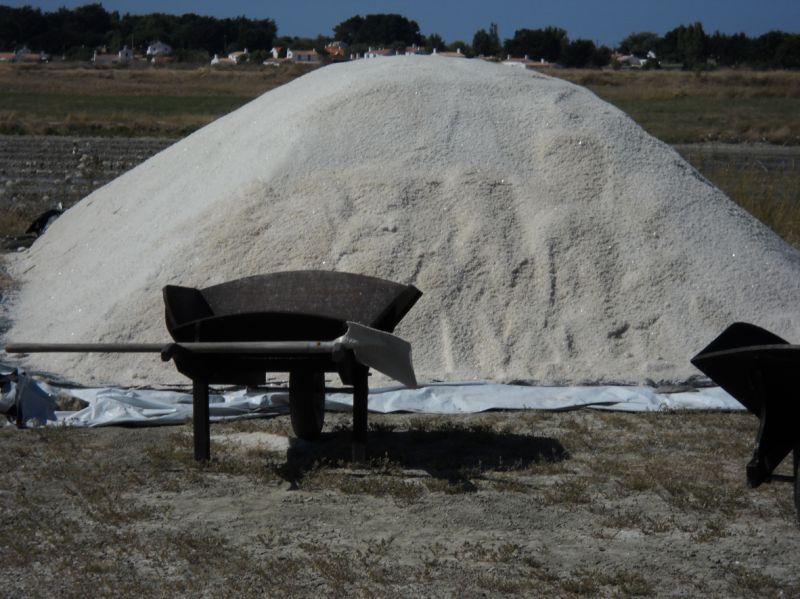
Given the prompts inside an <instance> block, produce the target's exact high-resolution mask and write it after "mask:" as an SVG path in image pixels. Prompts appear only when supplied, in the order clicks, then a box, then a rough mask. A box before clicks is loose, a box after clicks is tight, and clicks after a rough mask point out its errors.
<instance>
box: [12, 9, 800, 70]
mask: <svg viewBox="0 0 800 599" xmlns="http://www.w3.org/2000/svg"><path fill="white" fill-rule="evenodd" d="M154 40H161V41H164V42H166V43H168V44H170V45H171V46H172V47H173V48H174V54H175V55H176V58H177V59H179V60H186V61H192V60H197V61H203V60H206V59H207V58H208V56H210V55H212V54H226V53H229V52H232V51H235V50H243V49H245V48H249V49H250V50H255V49H259V50H265V51H266V50H269V49H270V48H272V47H273V46H291V47H294V48H315V49H317V50H318V51H320V52H322V51H323V49H324V46H325V45H326V44H327V43H329V42H331V41H341V42H345V43H347V44H348V45H349V46H350V49H351V52H353V53H363V52H364V51H365V50H367V48H368V47H370V46H382V47H388V48H391V49H394V50H397V51H398V52H400V53H402V52H404V51H405V48H406V47H408V46H412V45H417V46H419V47H422V48H425V49H426V50H427V51H428V52H432V51H433V50H436V51H440V52H441V51H445V50H450V51H460V52H462V53H463V54H466V55H467V56H485V57H497V58H504V57H506V56H507V55H511V56H516V57H522V56H526V55H527V56H528V57H529V58H531V59H533V60H545V61H547V62H552V63H558V64H561V65H562V66H565V67H584V68H585V67H602V66H606V65H609V64H613V61H614V52H613V51H612V49H611V48H609V47H607V46H603V45H600V46H598V45H596V44H595V43H594V42H593V41H591V40H587V39H580V38H579V39H570V38H569V36H568V34H567V32H566V30H564V29H561V28H559V27H544V28H539V29H526V28H523V29H517V30H516V31H515V32H514V35H513V37H511V38H508V39H505V40H501V39H500V35H499V33H498V30H497V25H496V24H494V23H492V24H490V25H489V27H488V29H480V30H478V31H476V32H475V34H474V36H473V38H472V40H471V43H469V42H467V41H464V40H456V41H453V42H450V43H446V42H445V41H444V40H443V39H442V37H441V36H440V35H439V34H437V33H432V34H430V35H427V36H425V35H423V34H422V33H421V31H420V28H419V25H418V24H417V22H416V21H413V20H410V19H407V18H406V17H403V16H401V15H398V14H374V15H367V16H365V17H362V16H354V17H351V18H349V19H347V20H345V21H343V22H341V23H339V24H338V25H336V26H335V27H334V28H333V36H332V37H329V36H324V35H320V36H317V37H315V38H298V37H287V36H282V37H281V36H278V27H277V25H276V23H275V21H274V20H273V19H248V18H245V17H237V18H226V19H217V18H214V17H207V16H201V15H196V14H191V13H190V14H184V15H169V14H163V13H151V14H146V15H131V14H123V15H121V14H120V13H119V12H117V11H113V12H108V11H106V10H105V9H104V8H103V6H102V5H101V4H87V5H85V6H80V7H78V8H75V9H71V10H70V9H67V8H60V9H58V10H56V11H53V12H42V11H41V10H40V9H35V8H31V7H22V8H12V7H7V6H0V50H13V49H16V48H19V47H21V46H23V45H27V46H28V47H29V48H31V49H33V50H36V51H44V52H47V53H49V54H51V55H62V56H64V57H65V58H67V59H84V58H86V57H87V55H88V56H91V52H92V51H93V50H94V48H96V47H99V46H105V47H107V48H108V49H109V51H112V52H116V51H118V50H120V49H121V48H122V47H123V46H128V47H130V48H133V49H134V50H137V51H142V50H143V49H144V48H146V46H147V45H148V44H149V43H150V42H152V41H154ZM616 50H617V51H618V52H620V53H622V54H634V55H636V56H638V57H641V58H647V56H648V53H652V54H651V56H655V57H656V58H654V59H652V60H650V61H648V62H647V63H646V65H645V66H649V67H654V68H657V67H658V66H659V65H660V64H663V63H672V64H680V65H682V66H683V67H685V68H704V67H705V66H706V65H709V64H717V65H720V66H727V67H738V66H744V67H752V68H784V69H796V68H800V35H798V34H795V33H785V32H782V31H771V32H769V33H765V34H764V35H761V36H758V37H752V38H751V37H748V36H746V35H745V34H744V33H736V34H732V35H729V34H724V33H720V32H719V31H717V32H715V33H713V34H711V35H709V34H707V33H706V32H705V30H704V29H703V25H702V24H701V23H694V24H692V25H681V26H679V27H676V28H675V29H673V30H671V31H669V32H667V33H666V34H665V35H663V36H660V35H658V34H656V33H653V32H636V33H631V34H630V35H628V36H627V37H626V38H625V39H623V40H622V41H620V43H619V45H618V46H617V48H616Z"/></svg>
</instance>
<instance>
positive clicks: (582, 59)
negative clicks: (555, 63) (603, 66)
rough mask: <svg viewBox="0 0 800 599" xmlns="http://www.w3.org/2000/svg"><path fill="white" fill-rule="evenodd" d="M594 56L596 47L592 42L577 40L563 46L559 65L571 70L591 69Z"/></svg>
mask: <svg viewBox="0 0 800 599" xmlns="http://www.w3.org/2000/svg"><path fill="white" fill-rule="evenodd" d="M596 54H597V47H596V46H595V45H594V42H592V41H591V40H582V39H577V40H574V41H572V42H569V43H567V44H564V48H563V49H562V51H561V64H562V65H563V66H565V67H571V68H586V67H593V66H595V64H594V60H595V55H596Z"/></svg>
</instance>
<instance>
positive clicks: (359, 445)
mask: <svg viewBox="0 0 800 599" xmlns="http://www.w3.org/2000/svg"><path fill="white" fill-rule="evenodd" d="M368 376H369V368H368V367H367V366H364V365H363V364H355V365H354V366H353V461H354V462H363V461H365V460H366V458H367V398H368V396H369V381H368V378H367V377H368Z"/></svg>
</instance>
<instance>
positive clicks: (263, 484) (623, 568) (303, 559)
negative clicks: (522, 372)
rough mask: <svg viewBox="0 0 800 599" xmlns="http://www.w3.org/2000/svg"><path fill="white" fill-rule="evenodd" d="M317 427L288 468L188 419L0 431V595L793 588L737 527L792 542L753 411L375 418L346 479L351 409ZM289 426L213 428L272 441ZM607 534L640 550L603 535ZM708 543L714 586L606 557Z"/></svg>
mask: <svg viewBox="0 0 800 599" xmlns="http://www.w3.org/2000/svg"><path fill="white" fill-rule="evenodd" d="M329 417H330V426H329V427H328V428H327V429H326V430H328V431H330V432H326V433H325V434H324V435H323V439H322V441H321V442H320V443H319V444H299V445H295V446H293V449H292V450H290V452H289V454H288V455H287V454H281V453H276V452H270V451H266V450H262V449H242V448H237V447H236V446H235V445H227V444H223V443H215V444H214V446H213V452H214V460H213V461H212V462H211V464H209V465H206V466H202V465H198V464H196V463H195V462H194V461H193V460H192V459H191V437H190V435H189V434H187V433H188V430H187V429H186V428H185V427H184V428H180V429H175V428H172V429H145V430H131V429H127V430H126V429H105V430H102V429H95V430H64V429H57V428H48V429H38V430H28V431H17V430H15V429H9V428H6V429H0V439H1V440H2V444H3V447H4V452H3V455H2V457H0V460H1V461H2V463H0V466H2V467H3V468H4V470H5V471H6V472H7V473H9V474H10V476H8V478H7V479H6V484H5V486H4V487H3V492H2V493H0V515H2V517H3V520H4V522H13V523H14V526H6V527H3V528H2V529H0V572H2V573H4V574H6V576H5V579H6V580H7V584H9V585H11V586H10V587H8V588H9V592H11V593H18V594H24V595H28V596H45V595H46V594H47V593H48V592H49V590H51V587H50V586H49V585H50V584H51V582H50V581H52V580H58V581H59V588H60V589H61V591H62V593H63V594H65V595H69V596H72V595H79V594H82V593H91V594H93V595H98V594H99V595H105V594H111V593H114V594H117V595H131V594H146V595H148V596H149V595H167V594H176V593H177V594H195V593H198V592H207V593H210V592H219V593H223V594H226V595H230V594H244V595H245V596H256V595H259V594H262V593H269V594H271V595H275V596H277V595H281V596H311V595H316V596H318V595H320V594H321V595H335V596H343V595H347V596H364V597H366V596H375V595H376V594H377V595H381V596H408V595H416V594H420V593H428V594H434V595H437V594H444V595H470V596H472V595H476V594H477V595H480V593H483V592H486V593H490V594H491V593H494V594H497V593H500V594H504V595H515V596H529V595H530V594H531V593H537V594H547V595H551V596H598V595H602V596H619V597H633V596H653V595H663V594H671V593H673V592H676V591H677V592H678V593H679V594H689V595H691V594H695V593H697V592H706V591H708V590H710V589H716V591H715V592H717V593H722V594H724V595H726V596H742V597H745V596H751V595H752V593H753V592H755V591H757V590H758V589H762V590H764V591H766V592H767V593H768V594H774V593H776V592H777V591H778V590H783V591H784V592H785V593H787V594H788V595H791V594H793V593H797V592H800V587H798V585H797V584H796V581H795V582H788V581H787V578H786V576H785V575H783V574H781V572H782V571H783V570H781V569H780V568H778V569H774V568H773V569H772V570H770V572H765V571H764V570H763V569H762V568H760V566H759V564H760V563H761V562H760V561H759V560H760V557H759V556H760V555H762V553H761V549H759V548H760V547H762V546H763V547H764V548H765V550H766V548H767V547H768V546H769V545H770V544H771V543H772V541H771V539H772V537H771V536H769V535H767V536H764V535H763V534H753V532H752V528H751V523H752V522H753V520H752V515H753V514H754V513H755V514H758V519H759V521H760V522H761V523H762V524H761V525H760V526H762V527H763V526H768V527H771V528H767V530H774V526H775V522H776V521H777V522H778V523H779V524H778V526H779V527H784V528H786V530H787V531H789V530H792V529H793V527H794V524H793V523H792V522H793V520H794V514H793V512H792V507H791V500H790V499H788V496H789V495H790V489H789V488H788V486H786V487H785V488H784V487H781V488H778V489H777V491H776V492H772V491H773V489H771V488H769V487H768V488H766V489H759V490H756V491H747V490H746V489H744V485H743V481H744V464H745V462H746V460H747V458H748V454H749V443H750V441H751V440H752V438H753V435H754V431H755V427H756V425H757V421H756V420H755V419H754V418H753V417H752V416H750V415H748V414H712V413H708V414H703V413H700V414H686V413H683V414H619V413H598V412H592V411H588V410H584V411H576V412H569V413H547V412H524V413H518V414H513V415H510V414H505V413H491V414H483V415H476V416H471V417H441V416H403V415H397V416H373V417H372V418H371V420H372V423H373V426H372V430H371V438H370V451H371V455H373V456H374V458H373V459H372V461H371V462H369V463H368V464H366V465H362V466H359V467H357V468H354V467H353V466H352V465H351V464H349V463H348V462H346V461H344V460H343V459H341V457H340V456H341V454H342V453H346V452H347V450H348V449H349V443H348V440H349V435H348V434H347V432H346V431H345V430H344V429H345V428H346V427H347V423H348V421H349V416H348V415H339V414H330V415H329ZM287 422H288V418H287V417H280V418H276V419H272V420H259V421H246V422H240V423H231V424H226V425H214V427H213V429H212V432H214V434H222V435H225V434H228V433H237V432H259V431H260V432H269V433H272V434H282V433H284V432H285V431H286V430H287V428H288V424H287ZM522 439H527V443H521V442H519V441H520V440H522ZM543 439H549V440H551V442H550V443H549V444H543V443H542V440H543ZM555 446H558V447H560V448H561V450H560V453H559V454H558V455H557V456H553V454H552V452H550V453H548V451H546V450H547V448H548V447H549V448H552V447H555ZM531 448H533V449H531ZM542 463H547V464H549V466H548V467H545V468H543V469H542V468H541V466H542ZM432 464H436V466H435V467H434V466H432ZM498 480H505V481H509V480H511V481H514V482H515V483H516V485H517V486H516V487H515V488H514V489H511V490H509V489H508V488H506V486H503V485H496V484H495V482H496V481H498ZM783 495H786V496H787V498H786V500H780V501H777V499H778V498H779V496H783ZM262 504H263V505H262ZM475 510H478V512H475ZM222 512H224V513H225V516H222V517H217V516H216V514H219V513H222ZM312 514H315V516H313V517H312V516H311V515H312ZM425 514H430V517H426V516H425ZM237 515H238V516H237ZM474 516H477V520H473V518H474ZM420 519H421V520H420ZM414 522H416V523H417V524H413V523H414ZM421 522H427V524H426V525H424V526H422V525H421V524H420V523H421ZM448 522H451V524H448ZM390 523H391V524H390ZM384 526H385V527H387V528H385V529H384V528H383V527H384ZM464 526H467V527H468V530H469V531H471V532H469V533H468V534H467V535H466V537H464V536H463V534H461V533H459V532H458V531H459V529H460V527H464ZM742 531H745V534H747V535H748V545H747V547H745V546H744V545H743V541H742V540H741V535H742ZM623 532H624V533H625V534H628V535H638V536H633V537H631V538H632V539H636V542H635V543H632V544H628V543H626V542H617V541H616V538H617V536H618V535H619V534H621V533H623ZM737 535H738V536H737ZM551 541H552V542H551ZM573 542H574V543H576V546H575V553H569V552H567V553H565V551H566V549H565V548H564V547H563V546H562V545H563V544H565V543H566V544H569V543H573ZM606 545H608V546H609V547H613V548H615V549H614V551H613V552H612V553H609V554H608V555H606V554H604V553H598V550H597V549H596V546H600V547H603V546H606ZM722 545H724V547H722ZM718 546H719V547H720V549H719V551H720V553H719V555H729V554H731V552H734V553H735V554H736V555H737V556H739V557H737V560H738V561H737V565H736V566H735V567H734V568H733V569H732V570H730V572H731V575H730V576H727V577H721V578H717V579H715V578H714V575H713V574H712V573H711V572H708V573H706V575H705V576H699V577H698V576H696V575H695V573H694V571H693V570H689V571H686V573H685V575H681V574H679V573H676V572H675V571H669V572H665V571H663V569H662V568H655V567H639V566H637V567H632V566H629V565H623V564H633V563H637V564H647V563H650V561H651V560H656V561H659V562H661V561H663V559H664V558H665V556H669V555H672V554H674V553H675V552H676V551H680V552H682V551H684V550H696V549H697V548H705V549H702V550H701V551H716V550H717V549H716V548H717V547H718ZM590 547H595V548H593V549H590ZM739 549H741V551H739ZM626 552H630V553H626ZM726 552H727V553H726ZM742 556H744V557H742ZM747 556H750V557H747ZM773 561H774V560H773ZM666 563H669V562H666ZM698 563H699V562H698ZM781 563H782V562H781ZM12 572H13V575H12ZM677 572H680V569H678V570H677Z"/></svg>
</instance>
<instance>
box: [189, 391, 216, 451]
mask: <svg viewBox="0 0 800 599" xmlns="http://www.w3.org/2000/svg"><path fill="white" fill-rule="evenodd" d="M192 417H193V421H194V459H195V460H197V461H198V462H207V461H209V460H210V459H211V431H210V430H209V428H210V427H209V421H208V418H209V417H208V382H207V381H204V380H201V379H194V380H193V381H192Z"/></svg>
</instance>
